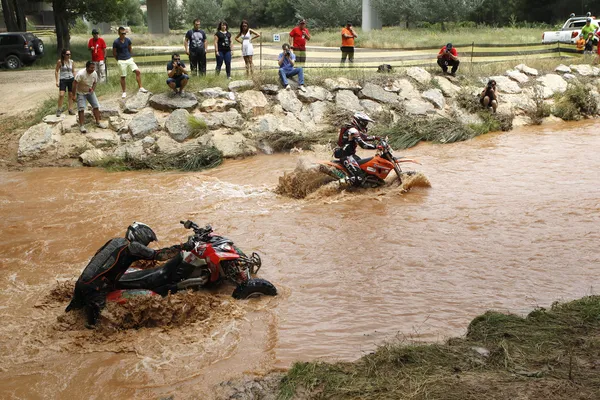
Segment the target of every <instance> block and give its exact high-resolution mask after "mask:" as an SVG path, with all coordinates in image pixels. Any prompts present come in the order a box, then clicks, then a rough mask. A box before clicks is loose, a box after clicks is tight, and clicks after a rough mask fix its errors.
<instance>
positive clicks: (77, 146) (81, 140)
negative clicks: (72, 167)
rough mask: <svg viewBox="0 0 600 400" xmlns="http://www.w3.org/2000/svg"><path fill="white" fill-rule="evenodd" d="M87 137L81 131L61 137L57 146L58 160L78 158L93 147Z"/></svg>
mask: <svg viewBox="0 0 600 400" xmlns="http://www.w3.org/2000/svg"><path fill="white" fill-rule="evenodd" d="M111 133H112V132H111ZM86 136H87V135H82V134H81V133H80V132H79V131H78V132H69V133H65V134H64V135H63V136H61V138H60V141H59V142H58V144H57V146H56V158H73V157H77V156H78V155H79V154H81V152H83V151H85V150H86V149H88V148H90V147H92V146H90V144H89V143H88V141H87V139H86Z"/></svg>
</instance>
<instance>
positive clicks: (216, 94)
mask: <svg viewBox="0 0 600 400" xmlns="http://www.w3.org/2000/svg"><path fill="white" fill-rule="evenodd" d="M198 94H199V95H201V96H204V97H207V98H213V99H227V100H235V93H233V92H227V91H225V90H223V89H221V88H220V87H213V88H206V89H202V90H200V91H199V92H198Z"/></svg>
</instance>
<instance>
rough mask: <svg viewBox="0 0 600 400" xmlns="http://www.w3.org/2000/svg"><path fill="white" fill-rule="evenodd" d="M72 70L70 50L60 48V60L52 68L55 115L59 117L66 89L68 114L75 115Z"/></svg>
mask: <svg viewBox="0 0 600 400" xmlns="http://www.w3.org/2000/svg"><path fill="white" fill-rule="evenodd" d="M73 71H74V67H73V60H71V50H67V49H62V51H61V52H60V60H58V61H57V62H56V68H55V69H54V76H55V77H56V87H57V88H58V108H57V109H56V116H57V117H60V115H61V114H62V105H63V99H64V98H65V92H66V91H67V89H69V96H68V102H69V114H71V115H75V112H74V111H73V79H74V78H75V76H74V72H73Z"/></svg>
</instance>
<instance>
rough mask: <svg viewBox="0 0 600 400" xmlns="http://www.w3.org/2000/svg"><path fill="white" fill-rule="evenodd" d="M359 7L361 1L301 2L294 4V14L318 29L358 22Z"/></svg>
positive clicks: (359, 15)
mask: <svg viewBox="0 0 600 400" xmlns="http://www.w3.org/2000/svg"><path fill="white" fill-rule="evenodd" d="M361 6H362V1H361V0H303V1H301V2H298V3H296V4H295V8H296V14H298V15H300V16H302V17H303V18H307V19H310V22H311V25H312V26H314V27H320V28H325V27H333V26H344V25H346V21H348V20H350V21H359V20H360V18H361Z"/></svg>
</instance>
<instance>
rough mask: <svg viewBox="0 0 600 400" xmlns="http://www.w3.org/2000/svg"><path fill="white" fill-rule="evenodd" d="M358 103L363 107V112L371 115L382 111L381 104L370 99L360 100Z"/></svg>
mask: <svg viewBox="0 0 600 400" xmlns="http://www.w3.org/2000/svg"><path fill="white" fill-rule="evenodd" d="M360 105H361V106H362V107H363V108H364V110H365V112H367V113H368V114H369V115H371V116H373V115H377V114H381V113H382V112H383V111H384V108H383V106H382V105H381V104H379V103H378V102H376V101H373V100H370V99H363V100H361V101H360Z"/></svg>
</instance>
